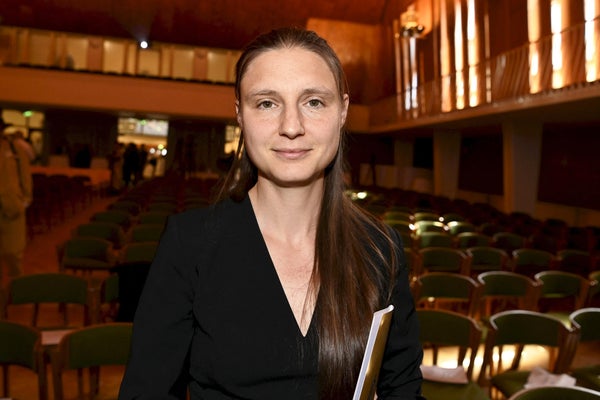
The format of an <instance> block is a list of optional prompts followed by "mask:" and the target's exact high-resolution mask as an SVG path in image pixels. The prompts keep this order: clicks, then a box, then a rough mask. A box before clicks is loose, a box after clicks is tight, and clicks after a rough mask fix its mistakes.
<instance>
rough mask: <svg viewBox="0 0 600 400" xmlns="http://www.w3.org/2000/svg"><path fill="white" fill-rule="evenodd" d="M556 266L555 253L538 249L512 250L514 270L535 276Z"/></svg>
mask: <svg viewBox="0 0 600 400" xmlns="http://www.w3.org/2000/svg"><path fill="white" fill-rule="evenodd" d="M553 268H554V254H552V253H550V252H548V251H545V250H538V249H526V248H522V249H516V250H513V252H512V268H511V269H512V271H513V272H518V273H520V274H525V275H527V276H529V277H534V276H535V274H537V273H538V272H541V271H549V270H551V269H553Z"/></svg>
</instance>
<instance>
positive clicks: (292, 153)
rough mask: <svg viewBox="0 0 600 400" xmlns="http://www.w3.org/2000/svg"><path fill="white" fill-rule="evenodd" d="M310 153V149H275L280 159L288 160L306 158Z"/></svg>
mask: <svg viewBox="0 0 600 400" xmlns="http://www.w3.org/2000/svg"><path fill="white" fill-rule="evenodd" d="M309 151H310V150H308V149H274V152H275V154H276V155H277V156H278V157H281V158H284V159H286V160H297V159H299V158H302V157H304V156H305V155H306V154H308V152H309Z"/></svg>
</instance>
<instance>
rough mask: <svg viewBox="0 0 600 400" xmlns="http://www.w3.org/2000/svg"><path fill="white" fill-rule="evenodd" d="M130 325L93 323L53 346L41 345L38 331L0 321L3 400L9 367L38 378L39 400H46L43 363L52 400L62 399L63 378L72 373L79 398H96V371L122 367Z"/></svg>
mask: <svg viewBox="0 0 600 400" xmlns="http://www.w3.org/2000/svg"><path fill="white" fill-rule="evenodd" d="M131 333H132V324H131V323H107V324H95V325H89V326H86V327H80V328H74V329H72V330H70V331H69V332H68V333H66V334H65V335H64V336H62V337H61V338H60V340H59V341H58V343H57V344H50V345H49V344H46V343H44V333H43V332H42V331H40V330H39V329H36V328H33V327H30V326H27V325H23V324H19V323H16V322H10V321H0V337H2V341H0V366H1V368H2V370H3V371H2V377H3V378H2V380H3V392H2V395H3V396H4V398H9V397H10V393H11V392H10V374H9V368H10V367H11V366H19V367H24V368H27V369H29V370H31V371H32V372H34V373H35V374H36V376H37V379H38V382H37V384H38V393H39V399H40V400H47V399H48V398H49V396H48V391H49V385H48V382H47V372H46V366H47V364H49V363H50V364H51V370H52V387H53V391H54V393H53V394H54V396H53V398H54V399H55V400H64V399H65V398H66V396H65V390H64V386H63V379H64V375H65V373H66V372H67V371H76V374H77V395H78V397H77V398H79V399H83V398H96V396H97V395H98V393H99V388H100V385H99V383H100V368H101V367H103V366H109V365H110V366H113V365H120V366H124V365H125V364H126V363H127V360H128V359H129V350H130V344H131ZM86 370H87V371H88V372H87V374H88V378H89V383H88V385H87V387H88V389H89V397H88V396H86V394H85V393H84V392H85V389H84V388H85V385H84V372H85V371H86Z"/></svg>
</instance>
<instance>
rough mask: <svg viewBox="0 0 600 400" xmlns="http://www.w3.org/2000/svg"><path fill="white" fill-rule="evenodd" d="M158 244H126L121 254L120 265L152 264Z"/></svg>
mask: <svg viewBox="0 0 600 400" xmlns="http://www.w3.org/2000/svg"><path fill="white" fill-rule="evenodd" d="M157 247H158V242H136V243H128V244H126V245H125V247H123V250H122V252H121V257H120V262H121V263H139V262H148V263H150V262H152V260H153V259H154V254H155V253H156V249H157Z"/></svg>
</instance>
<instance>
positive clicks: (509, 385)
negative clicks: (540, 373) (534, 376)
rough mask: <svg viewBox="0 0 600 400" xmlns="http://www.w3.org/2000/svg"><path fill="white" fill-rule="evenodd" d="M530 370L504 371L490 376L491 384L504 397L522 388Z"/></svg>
mask: <svg viewBox="0 0 600 400" xmlns="http://www.w3.org/2000/svg"><path fill="white" fill-rule="evenodd" d="M530 373H531V371H504V372H502V373H500V374H497V375H494V376H492V378H491V381H492V384H493V385H494V386H495V387H496V389H498V390H499V391H500V392H502V394H503V395H504V396H506V397H510V396H511V395H513V394H515V393H517V392H518V391H519V390H521V389H523V387H524V386H525V384H526V383H527V379H528V378H529V374H530Z"/></svg>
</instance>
